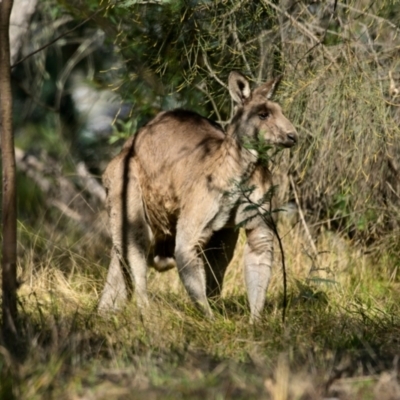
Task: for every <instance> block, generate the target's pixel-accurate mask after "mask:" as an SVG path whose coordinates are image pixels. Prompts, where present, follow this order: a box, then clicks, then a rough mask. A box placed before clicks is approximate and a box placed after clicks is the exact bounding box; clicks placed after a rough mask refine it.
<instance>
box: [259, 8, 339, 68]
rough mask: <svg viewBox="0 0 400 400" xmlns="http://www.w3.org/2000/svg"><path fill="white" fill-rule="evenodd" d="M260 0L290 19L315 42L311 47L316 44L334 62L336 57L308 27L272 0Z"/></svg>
mask: <svg viewBox="0 0 400 400" xmlns="http://www.w3.org/2000/svg"><path fill="white" fill-rule="evenodd" d="M262 1H263V2H264V3H265V4H267V5H269V6H270V7H271V8H273V9H274V10H275V11H278V12H280V13H282V14H283V15H284V16H285V17H286V18H287V19H289V20H290V22H291V23H292V25H293V26H294V27H296V28H297V29H298V30H299V31H300V32H302V33H303V35H305V36H307V37H308V38H310V39H311V40H312V41H313V42H314V43H315V45H314V46H313V47H312V49H313V48H315V47H317V46H321V47H322V48H323V49H324V51H325V52H326V54H327V55H328V58H329V60H330V61H331V62H332V63H334V64H336V59H335V57H334V56H333V54H331V52H330V51H328V50H327V48H326V47H325V46H324V45H323V44H322V42H321V41H320V40H319V39H318V38H317V37H316V36H315V35H314V34H313V33H312V32H311V31H310V30H309V29H307V28H306V27H305V26H304V25H303V24H301V23H300V22H299V21H297V20H296V19H295V18H293V17H292V16H291V15H290V14H289V13H288V12H287V11H284V10H282V9H281V8H280V7H278V6H277V5H276V4H274V3H272V1H270V0H262ZM307 53H308V52H307Z"/></svg>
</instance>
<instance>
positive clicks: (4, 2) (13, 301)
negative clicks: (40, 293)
mask: <svg viewBox="0 0 400 400" xmlns="http://www.w3.org/2000/svg"><path fill="white" fill-rule="evenodd" d="M12 5H13V0H0V129H1V157H2V178H3V182H2V183H3V185H2V193H3V202H2V233H3V244H2V292H3V299H2V315H3V334H4V338H5V339H6V341H7V338H10V337H15V339H17V325H16V321H17V271H16V261H17V209H16V172H15V153H14V137H13V126H12V93H11V79H10V78H11V69H10V37H9V28H10V14H11V9H12Z"/></svg>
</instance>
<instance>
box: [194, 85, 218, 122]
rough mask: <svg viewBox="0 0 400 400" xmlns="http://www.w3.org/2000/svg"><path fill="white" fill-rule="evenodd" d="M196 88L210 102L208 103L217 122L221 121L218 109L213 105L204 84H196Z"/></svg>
mask: <svg viewBox="0 0 400 400" xmlns="http://www.w3.org/2000/svg"><path fill="white" fill-rule="evenodd" d="M196 88H197V89H199V90H200V91H201V92H203V93H204V94H205V95H206V96H207V98H208V100H210V102H211V104H212V106H213V109H214V112H215V115H216V116H217V119H218V121H221V114H220V113H219V111H218V107H217V105H216V104H215V101H214V99H213V98H212V96H211V95H210V93H209V92H208V90H207V86H206V84H205V83H201V84H198V85H196Z"/></svg>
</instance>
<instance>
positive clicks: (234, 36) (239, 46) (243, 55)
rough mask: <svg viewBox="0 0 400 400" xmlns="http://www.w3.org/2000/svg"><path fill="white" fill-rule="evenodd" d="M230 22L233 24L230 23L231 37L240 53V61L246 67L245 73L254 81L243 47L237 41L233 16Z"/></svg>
mask: <svg viewBox="0 0 400 400" xmlns="http://www.w3.org/2000/svg"><path fill="white" fill-rule="evenodd" d="M232 20H233V22H232V23H231V31H232V32H231V33H232V36H233V40H234V42H235V44H236V47H237V48H238V49H239V52H240V54H241V56H242V59H243V61H244V63H245V65H246V69H247V73H248V74H250V75H251V77H252V78H253V79H254V75H253V73H252V71H251V68H250V64H249V62H248V61H247V57H246V54H245V52H244V51H243V46H242V43H241V42H240V39H239V36H238V33H237V26H236V19H235V16H232Z"/></svg>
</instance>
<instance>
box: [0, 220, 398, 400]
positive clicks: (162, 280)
mask: <svg viewBox="0 0 400 400" xmlns="http://www.w3.org/2000/svg"><path fill="white" fill-rule="evenodd" d="M282 229H283V230H282ZM284 229H285V228H281V231H282V233H283V232H284ZM282 236H284V246H285V252H286V257H287V264H288V275H289V291H288V292H289V293H288V295H289V296H288V301H289V306H288V310H287V317H286V322H285V324H283V323H282V279H281V271H280V263H279V254H276V261H275V271H274V276H273V279H272V282H271V285H270V289H269V292H268V301H267V305H266V308H265V313H264V317H263V319H262V320H261V321H260V322H259V323H257V324H255V325H249V323H248V319H249V312H248V305H247V301H246V296H245V292H244V285H243V279H242V272H241V256H242V252H243V238H242V239H241V244H240V246H239V247H238V249H237V252H236V254H235V257H234V260H233V262H232V265H231V266H230V269H229V271H228V274H227V277H226V285H225V289H224V293H223V298H222V299H221V300H219V301H218V302H216V303H214V304H213V307H214V309H215V314H216V319H215V321H214V322H210V321H208V320H205V319H204V318H203V317H202V316H201V315H200V314H199V313H198V312H197V310H196V309H194V307H193V306H192V305H191V303H190V302H189V300H188V297H187V295H186V294H185V293H184V291H183V289H182V286H181V284H180V282H179V279H178V277H177V273H176V271H175V270H172V271H169V272H167V273H164V274H158V273H156V272H155V271H150V272H149V290H150V294H151V309H150V311H149V313H148V314H147V315H146V316H144V318H141V317H140V316H139V314H138V312H137V309H136V306H135V304H134V302H131V303H130V304H128V305H127V306H126V308H125V309H124V310H122V311H121V312H119V313H116V314H112V315H108V316H105V317H101V316H99V315H98V314H97V313H96V304H97V301H98V298H99V292H100V290H101V287H102V284H103V280H104V277H105V271H106V270H105V268H103V267H104V266H102V265H99V264H97V263H96V262H95V261H93V260H91V261H90V260H88V259H85V258H84V257H83V256H82V255H80V254H79V253H74V245H71V246H70V247H69V248H67V247H63V243H62V241H61V238H58V239H57V240H58V244H57V246H55V245H53V246H50V245H48V250H47V254H46V252H43V249H42V254H41V256H42V260H41V261H42V262H41V263H38V262H37V259H35V258H34V257H33V256H32V254H34V252H29V251H26V252H25V256H23V257H22V258H21V259H20V260H21V261H20V262H21V267H22V269H23V272H22V274H21V277H22V281H23V284H22V286H21V288H20V291H19V295H20V297H19V299H20V314H21V327H22V335H21V339H22V341H21V344H20V357H19V358H18V359H13V358H12V357H11V355H10V354H9V353H8V352H7V350H6V349H5V348H3V347H2V348H0V349H1V351H0V376H1V379H0V382H1V383H0V388H1V389H0V394H3V397H2V396H0V398H7V397H4V396H5V395H4V393H8V392H10V391H11V390H12V392H13V393H14V396H15V398H18V399H41V398H59V397H61V398H67V399H92V398H93V399H103V398H104V399H111V398H113V399H114V398H116V399H125V398H133V399H142V398H143V399H149V398H150V399H155V398H163V399H164V398H165V399H204V398H207V399H209V398H210V399H226V398H235V399H236V398H238V399H260V398H272V399H287V398H291V399H302V398H311V399H314V398H315V399H318V398H322V397H323V396H328V394H332V393H336V392H338V390H339V392H340V391H342V392H343V393H346V394H351V396H352V397H351V398H356V399H357V398H360V399H364V398H365V399H368V398H374V397H373V393H374V392H373V390H372V389H371V388H374V387H376V386H377V385H379V382H380V381H379V379H380V377H381V376H383V375H382V373H384V372H386V373H388V372H390V371H392V369H393V361H394V359H395V356H396V355H397V354H399V350H400V345H399V342H398V337H400V320H399V315H400V313H399V308H400V291H399V290H398V289H399V284H398V278H397V276H395V275H394V274H393V272H394V271H393V268H394V267H393V266H392V265H391V264H388V263H384V262H382V263H381V264H379V263H376V262H373V261H372V260H370V259H369V258H368V256H366V255H363V254H362V252H361V251H360V250H359V249H357V248H355V247H354V246H353V245H352V244H351V243H350V242H348V241H346V240H345V239H342V238H340V237H338V236H336V235H334V234H328V233H324V234H322V235H321V236H320V239H319V241H318V242H317V243H316V245H317V248H318V249H319V250H320V251H321V252H320V254H319V255H318V256H317V257H316V258H314V259H313V260H312V259H311V258H310V256H309V254H308V251H307V248H308V245H309V244H308V243H307V242H306V241H305V239H304V238H303V235H302V232H301V228H300V227H299V226H298V227H296V228H294V229H292V230H288V229H287V233H286V234H284V235H282ZM64 240H66V239H64ZM85 240H86V239H85V237H83V238H82V240H81V241H79V242H78V243H75V246H79V251H82V249H84V248H85ZM62 248H66V249H67V250H64V252H65V254H62V250H61V249H62ZM102 248H103V249H104V245H103V246H102ZM98 250H100V246H99V248H98ZM92 251H93V249H92ZM62 256H64V257H62ZM60 263H62V264H64V266H63V268H60ZM65 264H66V265H65ZM38 265H39V266H38ZM68 265H69V267H68ZM21 271H22V270H21ZM395 272H396V271H395ZM390 277H392V278H391V279H389V278H390ZM338 387H339V389H338ZM307 396H308V397H307ZM368 396H369V397H368ZM340 398H341V397H340Z"/></svg>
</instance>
